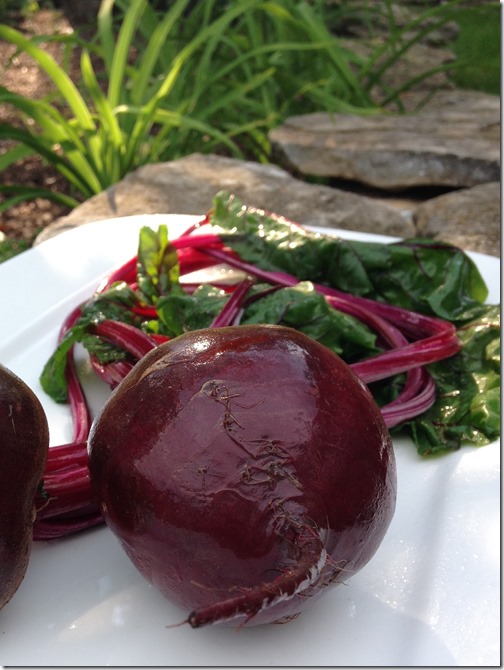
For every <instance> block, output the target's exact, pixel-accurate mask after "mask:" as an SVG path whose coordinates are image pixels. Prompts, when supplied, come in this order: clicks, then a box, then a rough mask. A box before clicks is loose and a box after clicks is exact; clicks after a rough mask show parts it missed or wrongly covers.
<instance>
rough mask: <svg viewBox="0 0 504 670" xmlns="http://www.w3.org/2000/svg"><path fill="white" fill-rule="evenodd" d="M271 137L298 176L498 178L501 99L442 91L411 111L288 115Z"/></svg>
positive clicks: (382, 182)
mask: <svg viewBox="0 0 504 670" xmlns="http://www.w3.org/2000/svg"><path fill="white" fill-rule="evenodd" d="M270 140H271V142H272V144H273V146H274V147H275V151H276V154H277V156H278V159H279V162H280V163H281V164H284V165H286V166H288V167H289V168H291V169H293V170H296V171H297V173H300V174H302V175H313V176H319V177H320V176H322V177H334V178H339V179H347V180H354V181H357V182H361V183H364V184H367V185H369V186H374V187H378V188H382V189H387V190H401V189H406V188H411V187H418V186H446V187H453V188H460V187H471V186H476V185H477V184H484V183H487V182H492V181H497V180H499V179H500V99H499V97H498V96H493V95H487V94H484V93H478V92H475V91H459V90H456V91H440V92H439V93H438V94H437V95H435V96H434V97H433V99H432V100H431V101H429V103H428V104H426V105H425V106H424V107H423V108H422V109H421V110H420V111H418V112H416V113H415V114H404V115H398V114H373V115H367V116H360V115H356V114H326V113H314V114H306V115H302V116H294V117H291V118H289V119H287V121H286V122H285V123H284V124H283V125H281V126H279V127H278V128H276V129H274V130H272V131H271V133H270Z"/></svg>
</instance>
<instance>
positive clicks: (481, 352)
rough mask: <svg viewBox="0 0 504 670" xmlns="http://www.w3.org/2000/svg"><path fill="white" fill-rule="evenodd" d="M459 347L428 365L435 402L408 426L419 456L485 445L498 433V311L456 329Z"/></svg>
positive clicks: (494, 308)
mask: <svg viewBox="0 0 504 670" xmlns="http://www.w3.org/2000/svg"><path fill="white" fill-rule="evenodd" d="M458 336H459V338H460V340H461V342H462V345H463V346H462V349H461V351H460V352H459V353H458V354H456V355H455V356H453V357H452V358H449V359H446V360H444V361H441V362H439V363H436V364H434V365H431V366H429V371H430V373H431V374H432V376H433V377H434V380H435V382H436V387H437V398H436V402H435V403H434V405H433V406H432V407H431V408H430V409H429V410H428V411H427V412H426V413H424V414H423V415H422V416H421V417H419V418H417V419H415V420H414V421H412V422H410V423H408V424H407V426H406V428H407V429H408V430H409V431H411V434H412V436H413V438H414V440H415V443H416V444H417V449H418V452H419V453H420V454H422V455H429V454H435V453H438V452H443V451H446V450H453V449H458V448H460V446H461V444H462V443H470V444H473V445H475V446H483V445H486V444H489V443H490V442H492V441H493V440H495V439H497V438H498V437H499V435H500V420H501V413H500V311H499V308H498V307H497V306H487V307H486V308H485V312H484V314H483V315H481V316H480V317H479V318H478V319H476V320H474V321H472V322H470V323H468V324H466V325H464V326H463V327H462V328H460V329H459V330H458Z"/></svg>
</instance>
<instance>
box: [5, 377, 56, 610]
mask: <svg viewBox="0 0 504 670" xmlns="http://www.w3.org/2000/svg"><path fill="white" fill-rule="evenodd" d="M48 449H49V429H48V425H47V419H46V415H45V413H44V410H43V408H42V405H41V404H40V402H39V400H38V398H37V397H36V395H35V394H34V393H33V391H32V390H31V389H30V388H29V387H28V386H27V385H26V384H25V382H24V381H22V380H21V379H20V378H19V377H18V376H17V375H15V374H14V373H13V372H11V371H10V370H8V369H7V368H5V367H3V366H2V365H0V609H1V608H2V607H4V606H5V605H6V604H7V603H8V602H9V600H10V599H11V598H12V596H13V595H14V594H15V592H16V591H17V589H18V588H19V586H20V585H21V582H22V581H23V579H24V576H25V574H26V569H27V567H28V562H29V558H30V553H31V547H32V529H33V522H34V520H35V508H34V503H33V500H34V498H35V493H36V491H37V487H38V485H39V483H40V481H41V479H42V473H43V470H44V466H45V463H46V459H47V452H48Z"/></svg>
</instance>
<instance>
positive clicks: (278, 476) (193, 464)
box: [89, 325, 396, 627]
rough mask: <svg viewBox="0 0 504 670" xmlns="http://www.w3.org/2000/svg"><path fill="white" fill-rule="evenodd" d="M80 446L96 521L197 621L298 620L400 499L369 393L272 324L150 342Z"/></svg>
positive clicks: (350, 566)
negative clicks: (98, 514) (97, 507)
mask: <svg viewBox="0 0 504 670" xmlns="http://www.w3.org/2000/svg"><path fill="white" fill-rule="evenodd" d="M89 457H90V472H91V479H92V482H93V485H94V487H95V491H96V494H97V496H98V499H99V500H100V504H101V510H102V513H103V516H104V518H105V520H106V522H107V523H108V525H109V526H110V528H111V529H112V531H113V532H114V533H115V534H116V535H117V536H118V537H119V539H120V541H121V543H122V545H123V547H124V549H125V551H126V553H127V554H128V556H129V557H130V559H131V560H132V562H133V563H134V564H135V566H136V567H137V568H138V570H139V571H140V572H141V573H142V574H143V575H144V576H145V577H146V578H147V580H149V581H150V582H151V583H152V584H154V585H155V586H156V587H158V588H159V589H160V590H161V592H162V593H163V594H164V595H165V596H166V597H167V598H169V599H170V600H172V601H175V602H177V603H178V604H179V605H181V606H182V607H184V608H187V609H188V610H190V611H191V614H190V615H189V617H188V619H187V621H188V622H189V623H190V624H191V625H192V626H193V627H197V626H201V625H204V624H209V623H220V622H230V623H232V624H239V625H242V624H248V625H253V624H260V623H267V622H274V621H286V620H288V619H289V618H292V617H294V616H295V615H297V614H298V613H299V612H300V611H301V610H302V609H303V608H304V607H305V606H307V605H308V604H310V603H312V602H314V601H315V600H316V599H317V598H318V597H319V596H320V595H321V594H322V593H323V592H324V591H325V590H326V589H325V587H327V586H329V585H331V584H337V583H338V582H343V581H347V580H348V579H349V578H350V577H351V576H352V575H353V574H354V573H355V572H356V571H358V570H359V569H360V568H362V567H363V566H364V565H365V564H366V563H367V562H368V561H369V560H370V558H371V557H372V556H373V555H374V553H375V552H376V550H377V549H378V546H379V545H380V543H381V541H382V539H383V537H384V535H385V532H386V530H387V528H388V526H389V523H390V521H391V518H392V516H393V513H394V508H395V496H396V470H395V459H394V454H393V450H392V445H391V441H390V437H389V434H388V431H387V428H386V426H385V424H384V421H383V418H382V416H381V413H380V411H379V408H378V407H377V405H376V403H375V401H374V400H373V398H372V396H371V394H370V393H369V391H368V390H367V388H366V387H365V385H364V384H363V383H362V382H361V381H360V380H359V378H358V377H357V376H356V375H355V373H353V372H352V370H351V369H350V368H349V367H348V365H346V364H345V363H344V362H343V361H342V360H341V359H340V358H339V357H338V356H336V355H335V354H334V353H332V352H331V351H330V350H329V349H327V348H326V347H324V346H323V345H321V344H319V343H317V342H315V341H314V340H312V339H310V338H308V337H307V336H305V335H303V334H302V333H300V332H298V331H295V330H291V329H290V328H284V327H280V326H266V325H261V326H235V327H225V328H212V329H208V330H199V331H191V332H188V333H186V334H184V335H181V336H179V337H177V338H175V339H173V340H171V341H169V342H167V343H166V344H163V345H161V346H159V347H158V348H156V349H154V350H153V351H151V352H150V353H149V354H147V355H146V356H145V357H144V358H143V359H142V360H141V361H140V362H139V363H137V364H136V365H135V367H134V368H133V370H132V371H131V372H130V373H129V374H128V376H127V377H126V378H125V379H124V380H123V381H122V382H121V383H120V385H119V386H118V387H117V388H116V390H115V391H114V392H113V394H112V395H111V397H110V399H109V400H108V402H107V403H106V405H105V406H104V408H103V410H102V411H101V413H100V415H99V416H98V417H97V419H96V420H95V422H94V424H93V427H92V430H91V434H90V439H89Z"/></svg>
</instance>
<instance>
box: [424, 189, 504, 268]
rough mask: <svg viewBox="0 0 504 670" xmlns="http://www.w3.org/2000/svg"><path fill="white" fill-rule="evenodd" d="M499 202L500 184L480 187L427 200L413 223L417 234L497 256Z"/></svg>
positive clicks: (499, 242) (498, 251)
mask: <svg viewBox="0 0 504 670" xmlns="http://www.w3.org/2000/svg"><path fill="white" fill-rule="evenodd" d="M500 202H501V185H500V183H499V182H493V183H490V184H482V185H480V186H474V187H473V188H470V189H462V190H460V191H454V192H453V193H447V194H445V195H441V196H438V197H437V198H432V199H431V200H427V201H426V202H425V203H423V204H421V205H420V206H419V207H417V209H416V210H415V212H414V214H413V220H414V222H415V227H416V229H417V231H418V234H419V235H424V236H426V237H433V238H435V239H442V240H444V241H445V242H451V243H452V244H454V245H455V246H459V247H460V246H461V247H464V248H468V249H471V250H472V251H480V252H482V253H490V254H491V255H493V256H499V254H500V245H501V232H500Z"/></svg>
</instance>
